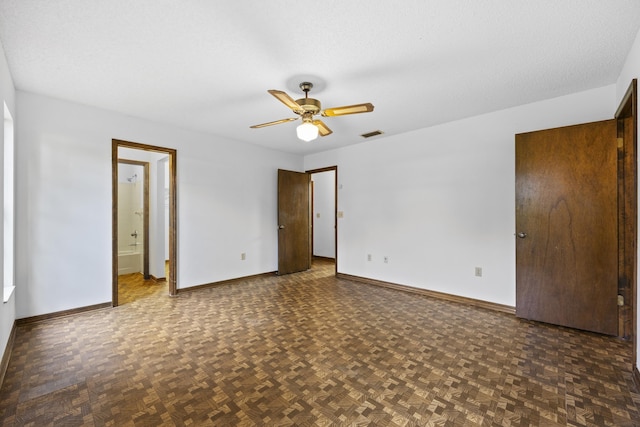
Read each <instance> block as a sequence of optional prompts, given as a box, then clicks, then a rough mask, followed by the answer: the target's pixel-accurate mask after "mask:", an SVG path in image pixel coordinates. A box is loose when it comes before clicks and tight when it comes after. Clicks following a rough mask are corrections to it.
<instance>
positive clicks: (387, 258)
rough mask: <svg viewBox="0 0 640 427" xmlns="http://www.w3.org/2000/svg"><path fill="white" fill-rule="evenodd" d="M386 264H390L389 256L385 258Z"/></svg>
mask: <svg viewBox="0 0 640 427" xmlns="http://www.w3.org/2000/svg"><path fill="white" fill-rule="evenodd" d="M384 263H385V264H389V257H388V256H386V257H384Z"/></svg>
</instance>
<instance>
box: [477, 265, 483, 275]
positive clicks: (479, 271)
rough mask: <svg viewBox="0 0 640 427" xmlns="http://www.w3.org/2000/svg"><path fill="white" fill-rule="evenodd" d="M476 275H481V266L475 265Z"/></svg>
mask: <svg viewBox="0 0 640 427" xmlns="http://www.w3.org/2000/svg"><path fill="white" fill-rule="evenodd" d="M476 277H482V267H476Z"/></svg>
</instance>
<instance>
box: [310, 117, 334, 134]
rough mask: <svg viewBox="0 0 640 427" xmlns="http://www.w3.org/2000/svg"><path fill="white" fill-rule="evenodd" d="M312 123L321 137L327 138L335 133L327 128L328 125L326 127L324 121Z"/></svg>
mask: <svg viewBox="0 0 640 427" xmlns="http://www.w3.org/2000/svg"><path fill="white" fill-rule="evenodd" d="M311 123H313V124H314V125H316V127H317V128H318V133H319V134H320V136H327V135H330V134H332V133H333V131H332V130H331V129H329V128H328V127H327V125H325V124H324V122H323V121H322V120H314V121H313V122H311Z"/></svg>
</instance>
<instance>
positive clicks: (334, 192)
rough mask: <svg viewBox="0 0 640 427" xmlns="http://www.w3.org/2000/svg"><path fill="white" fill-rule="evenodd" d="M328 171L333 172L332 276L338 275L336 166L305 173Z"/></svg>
mask: <svg viewBox="0 0 640 427" xmlns="http://www.w3.org/2000/svg"><path fill="white" fill-rule="evenodd" d="M328 171H334V176H333V178H334V191H333V194H334V202H333V221H334V227H333V233H334V238H333V243H334V245H335V250H334V253H335V255H336V260H335V263H334V264H335V265H334V272H333V274H334V275H336V276H337V275H338V166H328V167H325V168H319V169H310V170H307V171H306V173H308V174H309V175H313V174H314V173H320V172H328ZM310 197H311V198H312V199H311V202H313V194H311V195H310ZM312 223H313V211H312V215H311V223H310V226H312ZM311 232H312V233H313V229H312V230H311ZM311 236H312V238H313V234H311ZM311 251H312V252H311V256H312V257H313V245H312V246H311Z"/></svg>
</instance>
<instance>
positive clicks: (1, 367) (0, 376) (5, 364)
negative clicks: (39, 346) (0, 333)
mask: <svg viewBox="0 0 640 427" xmlns="http://www.w3.org/2000/svg"><path fill="white" fill-rule="evenodd" d="M17 328H18V327H17V323H16V322H15V321H14V322H13V326H12V327H11V332H10V333H9V340H8V341H7V346H6V347H5V349H4V353H3V354H2V361H1V362H0V388H2V384H3V383H4V376H5V374H6V373H7V369H8V368H9V359H11V352H12V351H13V343H14V342H15V340H16V329H17Z"/></svg>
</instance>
